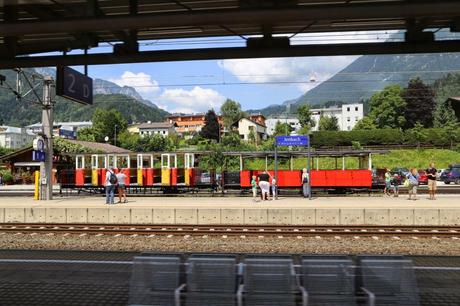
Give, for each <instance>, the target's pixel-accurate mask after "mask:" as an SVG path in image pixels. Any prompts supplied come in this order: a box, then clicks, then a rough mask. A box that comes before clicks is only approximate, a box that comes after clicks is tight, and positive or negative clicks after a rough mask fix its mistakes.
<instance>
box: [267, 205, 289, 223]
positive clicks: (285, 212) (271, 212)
mask: <svg viewBox="0 0 460 306" xmlns="http://www.w3.org/2000/svg"><path fill="white" fill-rule="evenodd" d="M267 211H268V220H267V223H268V224H280V225H289V224H292V209H288V208H285V209H268V210H267Z"/></svg>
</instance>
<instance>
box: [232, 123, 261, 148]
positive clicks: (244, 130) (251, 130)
mask: <svg viewBox="0 0 460 306" xmlns="http://www.w3.org/2000/svg"><path fill="white" fill-rule="evenodd" d="M233 127H234V128H235V129H237V130H238V134H239V135H240V138H241V139H243V140H246V141H248V140H251V137H252V136H251V134H253V135H254V137H255V141H256V142H258V141H260V140H262V139H266V138H267V127H266V126H265V125H262V124H260V123H259V122H257V121H254V120H251V119H249V118H242V119H240V120H238V121H237V122H235V123H234V124H233Z"/></svg>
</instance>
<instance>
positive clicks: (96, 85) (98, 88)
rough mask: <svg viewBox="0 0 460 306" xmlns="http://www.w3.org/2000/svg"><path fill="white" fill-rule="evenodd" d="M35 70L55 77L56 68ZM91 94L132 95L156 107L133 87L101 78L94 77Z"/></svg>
mask: <svg viewBox="0 0 460 306" xmlns="http://www.w3.org/2000/svg"><path fill="white" fill-rule="evenodd" d="M35 71H36V72H37V73H39V74H41V75H49V76H52V77H53V78H55V77H56V69H54V68H48V67H45V68H35ZM93 94H94V95H100V94H101V95H111V94H115V95H118V94H120V95H125V96H128V97H132V98H134V99H136V100H137V101H139V102H141V103H143V104H145V105H148V106H153V107H155V108H158V106H156V105H155V104H154V103H153V102H151V101H150V100H146V99H144V98H142V96H141V95H140V94H139V93H138V92H137V91H136V89H135V88H134V87H130V86H119V85H117V84H115V83H113V82H110V81H107V80H102V79H94V80H93Z"/></svg>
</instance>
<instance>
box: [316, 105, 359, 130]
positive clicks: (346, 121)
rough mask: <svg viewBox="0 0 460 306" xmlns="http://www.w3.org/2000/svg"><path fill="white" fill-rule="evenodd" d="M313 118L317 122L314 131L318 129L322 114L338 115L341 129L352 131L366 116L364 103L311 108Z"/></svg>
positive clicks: (327, 115)
mask: <svg viewBox="0 0 460 306" xmlns="http://www.w3.org/2000/svg"><path fill="white" fill-rule="evenodd" d="M310 111H311V113H312V118H313V119H314V120H315V122H316V124H315V126H314V127H313V129H312V130H313V131H317V130H318V126H319V119H320V118H321V116H326V117H336V118H337V122H338V125H339V130H340V131H351V130H352V129H353V127H354V126H355V125H356V123H358V121H359V120H361V119H363V117H364V109H363V104H361V103H355V104H344V105H342V106H336V107H329V108H316V109H311V110H310Z"/></svg>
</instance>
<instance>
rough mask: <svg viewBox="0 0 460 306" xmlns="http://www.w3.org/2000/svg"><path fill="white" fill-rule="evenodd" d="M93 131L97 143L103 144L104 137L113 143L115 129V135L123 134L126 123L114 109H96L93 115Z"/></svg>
mask: <svg viewBox="0 0 460 306" xmlns="http://www.w3.org/2000/svg"><path fill="white" fill-rule="evenodd" d="M92 120H93V130H94V133H95V138H96V141H97V142H103V141H104V138H105V137H106V136H108V137H109V141H110V142H112V143H114V137H115V129H116V133H117V134H121V133H122V132H124V131H125V130H126V128H127V126H128V123H127V122H126V120H125V119H124V118H123V116H122V115H121V113H120V112H119V111H117V110H115V109H111V110H106V109H101V108H98V109H96V111H95V112H94V114H93V119H92Z"/></svg>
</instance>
